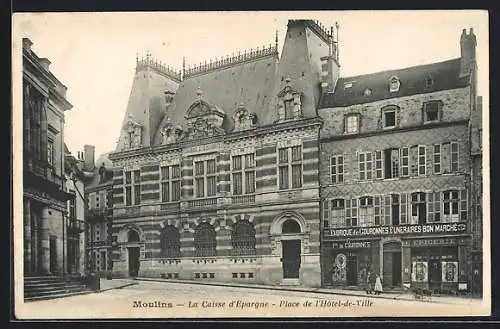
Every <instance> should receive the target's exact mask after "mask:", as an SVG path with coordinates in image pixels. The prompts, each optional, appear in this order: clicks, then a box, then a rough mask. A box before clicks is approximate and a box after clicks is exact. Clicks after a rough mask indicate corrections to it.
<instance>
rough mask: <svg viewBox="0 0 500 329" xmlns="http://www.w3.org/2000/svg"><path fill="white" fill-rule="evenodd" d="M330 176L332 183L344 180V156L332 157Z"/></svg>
mask: <svg viewBox="0 0 500 329" xmlns="http://www.w3.org/2000/svg"><path fill="white" fill-rule="evenodd" d="M330 177H331V182H332V184H337V183H343V182H344V156H343V155H334V156H332V157H331V158H330Z"/></svg>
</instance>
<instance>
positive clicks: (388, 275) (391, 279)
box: [382, 242, 402, 288]
mask: <svg viewBox="0 0 500 329" xmlns="http://www.w3.org/2000/svg"><path fill="white" fill-rule="evenodd" d="M401 255H402V253H401V243H399V242H389V243H387V244H385V245H384V259H383V262H384V264H383V266H384V267H383V277H382V281H383V282H382V283H383V285H384V286H386V287H395V288H396V287H401V285H402V273H401V272H402V260H401Z"/></svg>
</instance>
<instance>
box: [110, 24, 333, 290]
mask: <svg viewBox="0 0 500 329" xmlns="http://www.w3.org/2000/svg"><path fill="white" fill-rule="evenodd" d="M335 47H336V46H335V45H334V43H333V38H332V36H331V35H330V34H329V33H328V31H326V30H325V29H324V27H322V26H321V25H320V24H319V23H317V22H314V21H310V20H291V21H289V23H288V29H287V32H286V37H285V42H284V46H283V51H282V54H281V57H280V58H279V57H278V49H277V36H276V44H275V45H270V46H266V47H263V48H260V49H255V50H250V51H246V52H241V53H238V54H237V55H233V56H231V57H226V58H223V59H221V60H217V61H215V62H210V63H206V64H202V65H200V66H197V67H194V68H188V69H185V68H184V69H183V71H182V73H176V72H173V71H172V70H170V69H169V68H166V67H164V66H163V65H161V64H159V63H157V62H155V61H153V60H152V59H151V58H150V57H149V56H148V57H146V59H141V60H138V63H137V70H136V74H135V77H134V83H133V87H132V92H131V96H130V99H129V105H128V108H127V113H126V115H125V120H124V122H123V126H122V127H123V129H122V131H121V135H120V140H119V143H118V147H117V150H116V151H115V152H113V153H112V154H110V155H109V158H110V160H111V161H112V162H113V166H114V173H113V225H112V226H113V228H112V230H113V231H112V239H113V241H112V243H113V245H114V248H113V252H112V255H113V256H112V260H113V273H115V274H116V275H121V276H129V275H130V276H137V275H138V276H152V277H165V278H180V279H193V280H214V281H234V282H255V283H265V284H303V285H307V286H320V285H321V275H320V227H319V224H320V212H319V201H320V200H319V180H318V164H319V163H318V161H319V148H318V146H319V145H318V137H319V129H320V126H321V121H320V119H319V117H318V116H317V113H316V107H317V104H318V102H319V99H320V96H321V90H320V88H319V86H320V82H321V64H322V62H321V58H322V57H324V56H328V54H329V52H331V51H332V49H334V48H335ZM145 90H147V92H144V91H145ZM146 95H147V96H146Z"/></svg>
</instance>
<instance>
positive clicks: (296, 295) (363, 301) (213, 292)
mask: <svg viewBox="0 0 500 329" xmlns="http://www.w3.org/2000/svg"><path fill="white" fill-rule="evenodd" d="M484 308H485V307H484V306H483V304H481V301H480V300H470V299H457V300H456V302H454V303H446V304H445V303H439V302H424V301H413V300H393V299H385V298H368V297H364V296H343V295H332V294H325V293H317V292H311V293H309V292H297V291H278V290H267V289H254V288H241V287H220V286H208V285H200V284H185V283H172V282H146V281H139V283H138V284H137V285H133V286H128V287H124V288H121V289H112V290H107V291H104V292H101V293H92V294H88V295H81V296H74V297H68V298H62V299H54V300H46V301H39V302H31V303H25V304H23V305H22V307H19V308H18V309H17V310H16V314H18V316H20V317H23V318H54V319H55V318H57V319H75V318H120V317H122V318H124V317H127V318H183V317H188V318H193V317H202V318H210V317H344V316H348V317H353V316H354V317H360V316H364V317H366V316H368V317H376V316H384V317H394V316H396V317H402V316H423V315H428V316H444V315H462V316H464V315H479V314H484V310H483V312H481V309H484Z"/></svg>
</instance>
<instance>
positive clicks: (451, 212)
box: [443, 190, 459, 222]
mask: <svg viewBox="0 0 500 329" xmlns="http://www.w3.org/2000/svg"><path fill="white" fill-rule="evenodd" d="M458 196H459V193H458V190H450V191H445V192H443V221H444V222H458V205H459V198H458Z"/></svg>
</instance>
